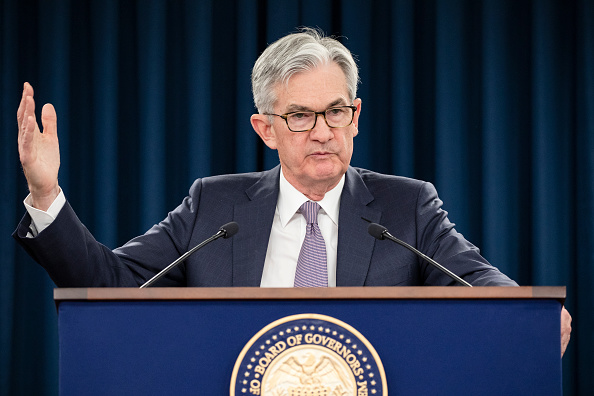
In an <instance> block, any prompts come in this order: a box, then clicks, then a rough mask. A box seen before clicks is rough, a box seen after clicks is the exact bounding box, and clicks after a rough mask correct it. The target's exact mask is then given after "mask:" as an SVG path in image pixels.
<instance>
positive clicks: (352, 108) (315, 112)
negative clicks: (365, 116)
mask: <svg viewBox="0 0 594 396" xmlns="http://www.w3.org/2000/svg"><path fill="white" fill-rule="evenodd" d="M344 107H348V108H349V109H351V110H353V113H352V115H351V121H350V122H349V123H348V124H346V125H343V126H339V127H333V126H330V124H328V120H327V119H326V112H327V111H328V110H332V109H340V108H344ZM356 112H357V106H354V105H344V106H332V107H328V108H327V109H326V110H324V111H312V110H300V111H290V112H288V113H285V114H274V113H263V114H264V115H267V116H277V117H280V118H282V119H283V120H285V123H286V124H287V128H288V129H289V131H291V132H293V133H301V132H309V131H311V130H312V129H314V128H315V127H316V125H317V123H318V115H321V116H322V117H324V122H325V123H326V125H328V128H346V127H348V126H349V125H351V124H352V123H353V120H354V119H355V113H356ZM295 113H314V115H315V118H314V124H313V126H312V127H311V128H309V129H304V130H302V131H294V130H292V129H291V127H290V126H289V120H288V118H289V115H291V114H295Z"/></svg>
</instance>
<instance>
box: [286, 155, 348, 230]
mask: <svg viewBox="0 0 594 396" xmlns="http://www.w3.org/2000/svg"><path fill="white" fill-rule="evenodd" d="M344 179H345V175H342V177H341V178H340V181H339V182H338V184H337V185H336V186H335V187H334V188H333V189H332V190H330V191H328V192H327V193H326V195H324V198H323V199H322V200H321V201H318V204H319V205H320V206H321V207H322V210H323V211H324V212H325V213H326V215H328V217H330V219H331V220H332V221H333V222H334V224H336V225H338V212H339V209H340V196H341V194H342V188H343V187H344ZM306 201H309V199H308V198H307V197H306V196H305V195H303V194H302V193H301V192H299V190H297V189H296V188H295V187H293V186H292V185H291V183H289V182H288V181H287V179H285V175H284V174H283V170H282V167H281V171H280V183H279V193H278V202H277V203H276V208H277V210H278V214H279V217H280V221H281V226H282V227H285V226H286V225H287V223H288V222H289V221H290V220H291V218H292V217H293V216H294V215H295V213H296V212H297V210H299V207H301V205H303V203H304V202H306Z"/></svg>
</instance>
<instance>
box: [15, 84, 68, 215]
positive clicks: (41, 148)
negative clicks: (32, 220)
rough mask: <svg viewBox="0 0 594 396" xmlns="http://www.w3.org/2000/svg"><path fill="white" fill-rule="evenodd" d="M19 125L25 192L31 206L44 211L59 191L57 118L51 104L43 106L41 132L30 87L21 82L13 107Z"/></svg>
mask: <svg viewBox="0 0 594 396" xmlns="http://www.w3.org/2000/svg"><path fill="white" fill-rule="evenodd" d="M17 122H18V128H19V138H18V145H19V157H20V160H21V165H22V166H23V171H24V172H25V177H26V178H27V184H28V185H29V191H30V192H31V202H32V206H33V207H35V208H37V209H40V210H47V209H48V208H49V207H50V205H51V204H52V202H53V201H54V200H55V198H56V197H57V196H58V194H59V193H60V188H59V187H58V170H59V169H60V147H59V144H58V117H57V116H56V110H55V109H54V106H52V105H51V104H46V105H45V106H43V109H42V111H41V123H42V125H43V133H41V131H40V129H39V125H38V124H37V120H36V118H35V100H34V99H33V87H32V86H31V85H30V84H29V83H25V85H24V87H23V96H22V98H21V103H20V105H19V108H18V110H17Z"/></svg>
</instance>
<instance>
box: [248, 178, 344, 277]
mask: <svg viewBox="0 0 594 396" xmlns="http://www.w3.org/2000/svg"><path fill="white" fill-rule="evenodd" d="M343 186H344V175H343V176H342V178H341V179H340V182H339V183H338V184H337V185H336V187H334V188H333V189H332V190H330V191H328V192H327V193H326V195H325V196H324V199H322V200H321V201H318V204H319V205H320V206H321V209H320V212H319V214H318V225H319V226H320V231H321V232H322V236H323V237H324V242H325V243H326V261H327V264H328V286H330V287H334V286H336V255H337V246H338V212H339V210H340V196H341V194H342V188H343ZM308 200H309V199H308V198H307V197H306V196H305V195H303V194H302V193H300V192H299V191H297V189H296V188H295V187H293V186H292V185H291V184H290V183H289V182H288V181H287V179H285V177H284V175H283V172H282V169H281V172H280V190H279V194H278V201H277V203H276V211H275V212H274V220H273V222H272V229H271V231H270V239H269V240H268V250H267V251H266V260H265V261H264V271H263V273H262V280H261V282H260V286H261V287H293V283H294V282H295V271H296V270H297V259H298V258H299V252H300V250H301V244H302V243H303V240H304V239H305V229H306V227H307V223H306V221H305V217H303V215H302V214H301V213H298V212H297V211H298V210H299V207H300V206H301V205H302V204H303V203H304V202H306V201H308Z"/></svg>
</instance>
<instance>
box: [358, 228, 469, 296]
mask: <svg viewBox="0 0 594 396" xmlns="http://www.w3.org/2000/svg"><path fill="white" fill-rule="evenodd" d="M368 231H369V233H370V234H371V235H372V236H373V237H375V238H377V239H380V240H381V239H389V240H391V241H392V242H396V243H397V244H399V245H400V246H403V247H405V248H407V249H408V250H410V251H411V252H413V253H415V254H416V255H417V256H419V257H421V258H422V259H423V260H425V261H427V262H428V263H429V264H431V265H432V266H434V267H435V268H437V269H438V270H440V271H441V272H443V273H444V274H446V275H447V276H449V277H450V278H452V279H453V280H455V281H456V282H458V283H460V284H461V285H463V286H468V287H472V285H471V284H470V283H468V282H466V281H465V280H464V279H462V278H460V277H459V276H458V275H456V274H454V273H453V272H452V271H450V270H449V269H447V268H446V267H444V266H443V265H441V264H439V263H438V262H437V261H435V260H433V259H432V258H431V257H429V256H427V255H426V254H423V253H422V252H420V251H419V250H418V249H415V248H414V247H412V246H411V245H409V244H408V243H406V242H404V241H401V240H400V239H398V238H396V237H394V236H393V235H392V234H390V233H389V232H388V229H387V228H386V227H384V226H382V225H379V224H377V223H372V224H370V225H369V228H368Z"/></svg>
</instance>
